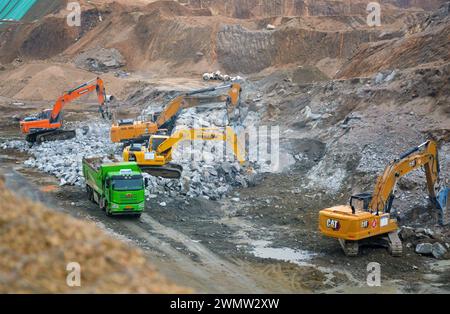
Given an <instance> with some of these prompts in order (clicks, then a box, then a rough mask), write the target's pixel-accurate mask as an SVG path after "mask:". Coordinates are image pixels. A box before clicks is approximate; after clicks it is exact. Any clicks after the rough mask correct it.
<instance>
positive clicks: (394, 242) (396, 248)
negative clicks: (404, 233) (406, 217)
mask: <svg viewBox="0 0 450 314" xmlns="http://www.w3.org/2000/svg"><path fill="white" fill-rule="evenodd" d="M388 251H389V253H390V254H391V255H392V256H395V257H399V256H401V255H402V253H403V245H402V241H401V240H400V238H399V236H398V233H397V232H396V231H393V232H389V233H388Z"/></svg>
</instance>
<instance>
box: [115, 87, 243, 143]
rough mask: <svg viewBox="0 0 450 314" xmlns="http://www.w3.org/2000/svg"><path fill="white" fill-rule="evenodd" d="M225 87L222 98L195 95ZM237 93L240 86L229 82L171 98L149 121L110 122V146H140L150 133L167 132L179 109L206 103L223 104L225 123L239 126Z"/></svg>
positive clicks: (171, 126) (239, 91)
mask: <svg viewBox="0 0 450 314" xmlns="http://www.w3.org/2000/svg"><path fill="white" fill-rule="evenodd" d="M225 88H228V92H227V93H226V94H224V95H219V96H197V95H199V94H205V93H210V92H215V91H218V90H221V89H225ZM241 92H242V87H241V85H240V84H239V83H233V84H227V85H221V86H216V87H211V88H205V89H198V90H194V91H191V92H188V93H184V94H182V95H179V96H177V97H175V98H173V99H172V100H171V101H170V103H169V104H168V105H167V106H166V108H165V109H164V110H163V111H162V112H161V113H159V114H155V115H153V117H152V120H151V121H134V120H132V119H126V120H119V121H117V122H114V123H113V125H112V127H111V132H110V137H111V141H112V142H113V143H124V145H125V146H126V145H129V144H131V143H144V142H146V141H147V140H148V139H149V137H150V136H151V135H152V134H156V133H158V131H159V130H161V129H167V130H169V132H170V131H171V129H172V128H173V127H174V125H175V120H176V118H177V116H178V114H179V113H180V112H181V111H182V110H183V109H187V108H192V107H197V106H200V105H203V104H207V103H219V102H225V104H226V108H227V114H228V122H229V124H232V123H239V121H238V120H239V119H240V111H239V110H240V108H239V105H240V94H241Z"/></svg>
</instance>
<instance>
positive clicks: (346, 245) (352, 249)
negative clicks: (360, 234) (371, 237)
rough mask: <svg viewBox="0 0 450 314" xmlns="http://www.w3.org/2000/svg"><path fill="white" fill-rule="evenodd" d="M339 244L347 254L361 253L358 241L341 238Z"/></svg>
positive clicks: (355, 254)
mask: <svg viewBox="0 0 450 314" xmlns="http://www.w3.org/2000/svg"><path fill="white" fill-rule="evenodd" d="M339 244H340V245H341V247H342V250H344V253H345V255H346V256H358V253H359V243H358V241H347V240H343V239H339Z"/></svg>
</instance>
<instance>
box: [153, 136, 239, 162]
mask: <svg viewBox="0 0 450 314" xmlns="http://www.w3.org/2000/svg"><path fill="white" fill-rule="evenodd" d="M196 140H201V141H222V142H227V143H228V144H229V145H230V147H231V149H232V150H233V153H234V154H235V156H236V158H237V159H238V161H239V162H240V163H243V162H244V160H245V156H244V153H243V150H242V148H241V147H240V145H239V142H238V137H237V135H236V133H235V132H234V131H233V129H232V128H231V127H226V129H225V132H223V131H221V130H220V129H217V128H203V129H183V130H179V131H177V132H175V133H174V134H172V135H171V136H170V137H169V138H167V139H166V140H165V141H164V142H162V143H161V144H160V145H159V146H158V148H157V149H156V153H157V154H164V153H165V152H167V151H169V150H171V149H173V147H174V146H175V145H176V144H177V143H179V142H182V141H196Z"/></svg>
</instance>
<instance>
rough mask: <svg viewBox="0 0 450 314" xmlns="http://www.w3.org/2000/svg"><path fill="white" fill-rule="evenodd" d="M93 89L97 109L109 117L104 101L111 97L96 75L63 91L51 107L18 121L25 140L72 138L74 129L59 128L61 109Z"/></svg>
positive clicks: (40, 140) (104, 116) (60, 124)
mask: <svg viewBox="0 0 450 314" xmlns="http://www.w3.org/2000/svg"><path fill="white" fill-rule="evenodd" d="M93 91H96V92H97V97H98V103H99V110H100V113H101V115H102V117H103V118H110V114H109V110H108V108H107V106H106V103H107V101H108V100H110V99H112V96H111V97H110V98H108V96H107V95H106V92H105V87H104V83H103V80H102V79H101V78H99V77H98V78H97V79H94V80H91V81H89V82H86V83H83V84H81V85H79V86H77V87H75V88H73V89H71V90H69V91H67V92H65V93H64V94H63V95H62V96H60V97H59V98H58V99H57V100H56V102H55V104H54V105H53V108H52V109H49V110H44V111H42V112H41V113H39V114H38V115H36V116H31V117H26V118H25V119H23V120H22V121H20V129H21V131H22V133H23V134H26V140H27V141H28V142H31V143H34V142H42V141H47V140H57V139H69V138H73V137H74V136H75V131H73V130H72V131H66V130H61V128H62V125H63V121H62V114H61V113H62V110H63V108H64V106H65V105H66V104H68V103H70V102H71V101H73V100H75V99H77V98H79V97H81V96H83V95H86V94H89V93H91V92H93Z"/></svg>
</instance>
